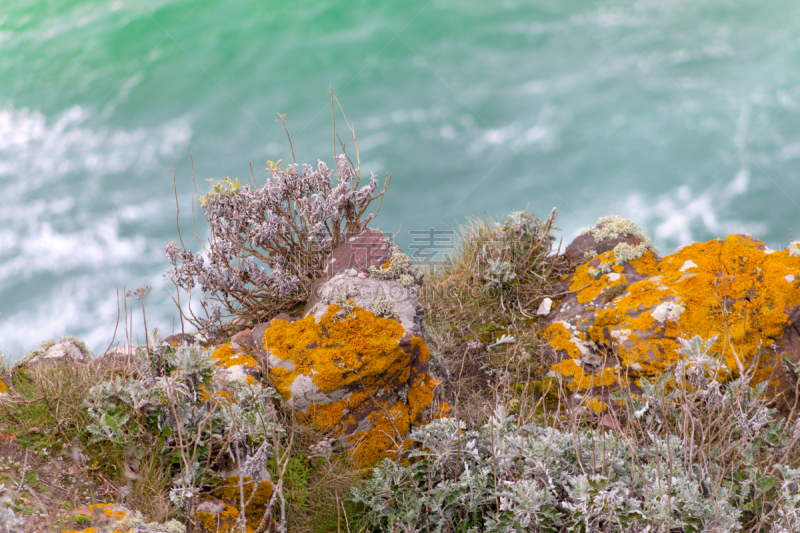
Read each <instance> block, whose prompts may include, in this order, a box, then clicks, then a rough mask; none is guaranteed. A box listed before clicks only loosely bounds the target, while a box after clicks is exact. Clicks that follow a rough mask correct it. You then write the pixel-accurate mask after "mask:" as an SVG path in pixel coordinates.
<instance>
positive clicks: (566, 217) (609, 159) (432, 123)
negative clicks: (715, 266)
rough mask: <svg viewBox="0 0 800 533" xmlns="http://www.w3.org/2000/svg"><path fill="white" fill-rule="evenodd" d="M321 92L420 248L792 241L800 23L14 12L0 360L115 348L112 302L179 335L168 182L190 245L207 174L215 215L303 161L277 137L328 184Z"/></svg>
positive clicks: (392, 6) (716, 4) (4, 169)
mask: <svg viewBox="0 0 800 533" xmlns="http://www.w3.org/2000/svg"><path fill="white" fill-rule="evenodd" d="M329 86H332V88H333V91H334V92H335V93H336V95H337V96H338V98H339V100H340V101H341V103H342V105H343V106H344V109H345V112H346V113H347V116H348V118H349V119H350V122H351V123H352V124H354V125H355V127H356V131H357V134H358V138H359V146H360V151H361V160H362V163H363V164H362V170H364V171H365V172H367V173H369V172H375V173H376V174H378V175H381V176H382V175H384V174H385V173H386V172H391V173H392V174H393V176H394V180H393V182H392V186H391V189H390V193H389V195H388V196H387V197H386V200H385V201H384V203H383V206H382V209H381V214H380V217H379V219H378V220H377V225H378V226H380V228H381V229H383V230H386V231H392V232H394V231H397V229H398V228H399V227H400V226H401V225H402V231H401V233H400V234H399V235H398V237H397V242H398V243H399V244H401V245H403V246H406V247H407V246H408V245H409V243H410V242H411V241H410V237H409V234H408V232H409V231H410V230H419V229H427V228H429V227H440V228H446V227H447V226H446V225H448V224H449V225H455V224H458V223H461V222H464V221H465V218H466V217H467V216H469V215H481V214H483V213H488V214H492V215H497V216H503V215H505V214H506V213H508V212H509V211H512V210H520V209H525V208H527V209H528V210H529V211H532V212H535V213H536V214H539V215H546V214H547V212H549V210H550V209H551V208H552V207H558V209H559V213H560V218H559V225H560V226H561V227H562V228H563V230H564V231H563V232H562V235H563V238H564V240H565V241H568V240H570V239H571V238H572V237H573V236H574V235H575V234H576V233H577V232H578V231H580V230H581V229H582V228H584V227H586V226H588V225H590V224H592V223H594V221H595V220H596V219H597V217H598V216H602V215H608V214H613V213H618V214H621V215H624V216H627V217H629V218H631V219H633V220H634V221H636V222H637V223H638V224H640V225H641V226H642V227H643V228H644V229H645V230H646V231H647V232H648V233H649V234H650V235H652V237H653V238H654V240H655V241H656V244H657V245H658V246H659V247H660V248H661V249H662V251H666V252H668V251H670V250H672V248H674V247H675V246H676V245H678V244H685V243H688V242H690V241H692V240H703V239H708V238H711V237H715V236H719V235H725V234H728V233H732V232H750V233H752V234H753V235H754V236H756V237H758V238H761V239H764V240H765V241H766V242H767V244H768V245H769V246H770V247H772V248H785V247H786V245H787V244H788V242H789V238H790V231H792V230H793V231H794V235H795V237H796V236H797V235H800V176H799V174H800V4H798V3H797V2H794V1H790V0H773V1H769V0H766V1H765V0H753V1H741V0H740V1H737V0H660V1H655V0H642V1H623V0H598V1H597V2H586V1H573V0H566V1H558V2H556V1H495V2H487V1H485V0H482V1H477V0H430V1H429V0H408V1H405V2H380V1H377V0H357V1H353V2H334V1H326V0H294V1H292V2H277V1H271V0H270V1H239V2H223V1H221V0H201V1H197V0H190V1H189V0H186V1H179V0H106V1H98V0H92V1H89V0H64V1H60V2H52V1H31V0H4V1H3V2H0V313H2V315H0V350H2V351H3V352H4V353H6V354H7V355H11V356H12V357H15V356H19V355H20V354H22V353H24V352H25V351H28V350H31V349H33V348H35V347H36V346H37V345H38V344H39V342H41V341H42V340H44V339H47V338H51V337H59V336H61V335H63V334H73V335H77V336H81V337H83V338H85V339H86V340H87V341H88V342H89V344H90V346H91V347H92V348H93V349H95V350H100V349H102V348H104V347H105V345H106V344H107V343H108V342H109V341H110V339H111V335H112V333H113V329H114V323H115V321H116V315H117V298H116V292H115V285H118V286H119V287H120V288H122V287H123V286H126V287H128V288H136V287H138V286H140V285H144V284H149V285H152V286H153V291H152V292H151V293H150V295H149V296H148V303H147V309H148V311H147V316H148V325H150V326H152V325H160V326H161V327H162V329H165V330H171V329H172V327H173V324H174V323H175V322H174V321H175V317H176V316H177V313H176V311H175V307H174V304H173V303H172V302H171V300H170V295H169V292H168V290H167V289H168V285H167V283H166V282H165V281H164V280H163V279H162V274H163V272H164V271H165V270H166V268H167V263H166V260H165V256H164V252H163V250H164V242H165V241H167V240H174V239H176V236H177V232H176V229H175V222H176V210H175V198H174V194H173V178H172V172H171V170H170V169H169V168H168V166H172V167H174V168H175V170H176V174H177V181H178V196H179V199H180V201H181V204H182V207H183V209H182V211H181V220H182V222H183V223H184V224H187V225H188V227H189V228H190V227H191V216H190V214H189V211H190V204H191V195H190V191H191V164H190V153H191V151H192V150H193V151H194V167H195V175H196V178H197V181H198V186H199V187H200V189H204V188H206V187H207V184H206V183H205V182H204V180H205V179H206V178H220V177H223V176H231V177H235V176H239V177H242V178H244V177H245V176H246V175H248V174H249V168H250V167H249V164H250V163H251V162H252V165H253V168H254V171H255V173H256V175H257V180H258V181H259V183H263V179H264V177H265V176H266V173H265V172H264V171H263V169H264V167H265V166H266V162H267V160H277V159H283V160H284V161H285V162H286V161H289V160H290V159H291V154H290V152H289V150H288V143H287V142H286V138H285V135H284V133H283V130H282V128H281V126H280V124H279V123H276V122H275V121H274V118H275V116H276V113H278V112H281V113H285V114H286V123H287V126H288V128H289V130H290V132H291V133H292V138H293V142H294V149H295V152H296V154H297V157H298V160H299V161H308V162H311V163H316V161H317V159H324V160H326V161H327V162H328V163H330V161H331V159H332V152H333V148H332V141H331V116H330V113H331V110H330V96H329ZM343 126H344V125H343V124H342V123H341V122H340V123H339V127H340V128H341V129H343ZM203 192H205V190H201V194H202V193H203ZM199 226H200V228H199V229H200V231H201V234H202V231H203V229H204V228H203V225H202V224H200V225H199ZM184 231H185V233H184V235H185V234H186V233H187V231H186V230H184ZM136 321H138V316H137V319H136ZM134 327H135V328H136V327H139V326H138V322H135V324H134ZM139 330H141V328H140V327H139Z"/></svg>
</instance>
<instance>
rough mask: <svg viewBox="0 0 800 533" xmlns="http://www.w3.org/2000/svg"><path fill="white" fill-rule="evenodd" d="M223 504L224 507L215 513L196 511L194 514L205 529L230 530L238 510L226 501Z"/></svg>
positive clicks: (223, 531)
mask: <svg viewBox="0 0 800 533" xmlns="http://www.w3.org/2000/svg"><path fill="white" fill-rule="evenodd" d="M223 505H225V507H224V508H223V509H222V511H220V512H219V514H216V515H214V514H211V513H206V512H203V511H198V512H197V515H196V516H197V519H198V521H199V522H200V523H201V524H203V526H204V527H205V528H206V530H207V531H210V532H212V533H230V532H231V527H232V526H233V524H234V523H235V521H236V519H237V518H239V510H238V509H237V508H236V507H233V506H231V505H228V504H227V503H223ZM256 525H257V524H256ZM245 527H246V526H245ZM251 529H252V528H251Z"/></svg>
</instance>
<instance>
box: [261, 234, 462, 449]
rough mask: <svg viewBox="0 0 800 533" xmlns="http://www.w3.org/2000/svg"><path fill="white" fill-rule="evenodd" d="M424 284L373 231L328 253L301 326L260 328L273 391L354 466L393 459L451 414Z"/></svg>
mask: <svg viewBox="0 0 800 533" xmlns="http://www.w3.org/2000/svg"><path fill="white" fill-rule="evenodd" d="M421 284H422V274H421V273H420V272H418V271H417V270H416V269H415V268H413V267H412V266H411V264H410V261H409V259H408V257H407V256H406V255H405V254H403V253H402V252H401V251H400V250H399V249H398V248H396V247H394V246H392V245H391V244H390V243H389V242H388V240H387V239H386V238H385V237H383V235H382V234H381V233H380V232H376V231H374V230H367V231H366V232H364V233H362V234H361V235H359V236H357V237H354V238H352V239H349V240H348V241H347V242H346V243H345V244H343V245H342V246H340V247H339V248H337V249H336V250H334V252H333V253H332V254H331V257H330V258H329V260H328V262H327V265H326V276H325V278H324V279H323V281H322V282H320V283H317V284H316V285H315V287H314V297H313V298H312V300H311V301H309V303H308V305H307V306H306V309H305V312H304V316H303V318H302V319H300V320H296V321H294V322H292V321H289V320H283V319H277V318H276V319H274V320H273V321H272V322H271V324H270V326H269V327H265V328H264V329H263V335H262V337H261V339H260V341H261V344H262V345H263V347H264V351H265V353H266V356H267V362H268V367H269V375H270V378H271V380H272V383H273V384H274V386H275V388H276V389H277V390H278V391H279V392H280V393H281V394H282V395H283V397H284V399H285V401H286V403H287V404H288V405H289V406H290V407H291V408H292V409H293V410H294V411H295V412H296V414H297V416H298V417H299V418H300V419H301V420H304V421H306V422H307V423H309V424H311V425H313V426H314V427H315V428H316V429H318V430H319V431H322V432H325V433H327V434H331V435H334V436H337V437H341V439H342V441H343V442H345V443H346V444H347V445H348V446H349V447H351V448H352V450H353V458H354V461H355V462H356V463H357V464H362V465H366V464H371V463H373V462H375V461H377V460H379V459H381V458H383V457H388V456H391V455H392V454H393V453H396V452H397V451H399V450H400V449H401V448H402V447H403V446H404V445H405V437H406V435H407V434H408V432H409V431H410V429H411V428H412V427H413V426H415V425H418V424H421V423H423V422H424V421H426V420H427V419H429V418H430V417H432V416H444V415H446V414H447V412H449V406H448V405H447V403H446V402H444V401H443V400H442V399H441V392H440V389H441V386H440V384H439V381H438V380H437V379H436V378H434V377H433V376H432V375H430V372H429V358H430V353H429V351H428V349H427V348H426V347H425V343H424V342H423V340H422V332H421V328H422V319H423V318H424V313H423V311H422V306H421V305H420V303H419V299H418V296H417V295H418V291H419V287H420V286H421ZM254 331H255V330H254Z"/></svg>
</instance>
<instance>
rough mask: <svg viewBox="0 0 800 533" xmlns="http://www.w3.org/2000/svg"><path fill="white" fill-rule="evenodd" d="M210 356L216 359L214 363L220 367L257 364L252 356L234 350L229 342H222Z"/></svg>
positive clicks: (252, 365)
mask: <svg viewBox="0 0 800 533" xmlns="http://www.w3.org/2000/svg"><path fill="white" fill-rule="evenodd" d="M211 357H212V358H213V359H215V360H216V362H215V364H216V365H217V366H220V367H222V368H230V367H232V366H239V365H244V366H249V367H250V368H256V367H257V366H258V363H257V362H256V360H255V359H254V358H253V357H252V356H250V355H247V354H246V353H236V352H234V351H233V347H232V346H231V344H230V343H228V344H223V345H222V346H220V347H219V348H217V349H216V350H214V354H213V355H212V356H211Z"/></svg>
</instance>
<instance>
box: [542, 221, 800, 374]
mask: <svg viewBox="0 0 800 533" xmlns="http://www.w3.org/2000/svg"><path fill="white" fill-rule="evenodd" d="M609 254H612V252H606V254H603V255H602V256H600V257H601V258H603V259H602V260H603V261H605V262H608V260H609V259H610V256H609V257H606V256H608V255H609ZM630 265H631V266H634V267H635V268H636V270H637V272H639V273H640V274H645V275H648V276H651V277H650V278H647V279H644V280H642V281H639V282H637V283H633V284H631V285H630V286H629V287H627V289H626V290H625V291H624V292H623V293H622V294H621V295H620V296H619V297H617V298H616V299H615V300H614V301H613V305H611V306H607V307H605V308H603V309H600V310H599V311H597V314H596V316H595V320H594V323H593V325H591V326H590V327H589V328H588V331H587V332H588V338H589V339H591V340H592V341H595V342H607V341H608V339H610V338H611V337H612V335H611V334H612V333H616V334H617V336H619V333H620V332H624V337H623V338H622V340H621V341H620V342H618V343H616V344H615V351H616V355H617V356H618V357H619V359H620V363H621V368H623V369H630V368H635V369H636V372H637V374H638V375H646V376H656V375H659V374H660V373H662V372H663V371H664V370H666V369H667V368H669V367H671V366H674V365H675V364H676V363H677V362H678V361H680V360H681V359H682V358H683V356H682V355H681V354H678V353H677V350H678V349H680V344H679V343H678V342H677V339H678V337H682V338H685V339H688V338H691V337H693V336H695V335H699V336H700V337H702V338H703V339H709V338H711V337H713V336H714V335H718V340H717V342H716V343H715V344H714V346H713V347H712V349H711V351H712V353H713V352H717V353H719V354H721V355H722V357H723V358H724V360H725V362H726V364H727V372H726V373H725V375H723V376H719V377H718V378H719V379H723V380H724V379H728V378H730V376H732V375H735V374H737V373H738V370H739V364H740V363H741V364H742V365H743V367H744V368H748V367H749V366H750V365H751V364H753V363H755V362H756V359H757V360H758V366H757V369H756V373H755V376H754V378H755V379H754V381H753V383H758V382H761V381H764V380H770V383H771V384H774V383H775V382H776V380H775V379H774V371H775V370H776V363H777V362H778V361H777V358H776V356H775V355H774V354H773V353H772V352H771V351H766V350H765V349H764V348H766V347H768V346H770V345H772V344H773V343H774V342H775V341H776V340H778V339H779V338H780V337H781V336H782V335H783V334H784V331H785V328H786V326H787V325H788V324H789V321H790V317H789V314H790V312H791V311H793V310H795V309H796V308H797V306H798V302H800V258H798V257H791V256H790V254H789V253H788V252H786V251H783V252H774V253H766V251H765V250H764V246H763V243H761V242H760V241H757V240H754V239H751V238H750V237H747V236H744V235H731V236H729V237H727V238H726V239H725V240H724V241H723V240H722V239H716V240H712V241H709V242H704V243H697V244H692V245H690V246H686V247H685V248H683V249H682V250H680V251H678V252H676V253H674V254H673V255H670V256H667V257H665V258H663V259H662V260H660V261H658V262H656V260H655V257H654V256H653V255H652V254H651V253H650V252H647V253H646V254H645V255H644V256H642V257H641V258H639V259H636V260H634V261H631V262H630ZM621 278H622V276H620V279H621ZM570 281H571V283H570V289H571V290H577V291H578V294H577V296H578V301H579V302H583V303H585V302H590V301H592V300H593V299H595V298H597V297H598V296H599V295H600V294H601V293H603V292H605V291H607V290H608V289H609V288H611V287H612V286H614V284H616V283H618V282H619V281H620V280H619V279H618V280H616V281H610V280H609V278H608V276H605V275H601V276H598V277H597V278H596V279H594V278H592V277H591V276H590V275H589V274H588V264H584V265H582V266H580V267H578V269H576V271H575V274H574V275H573V277H572V279H571V280H570ZM665 303H666V304H669V303H671V304H672V305H675V306H679V307H680V312H679V313H677V314H676V315H672V316H671V317H670V318H668V319H663V318H662V319H661V320H660V321H657V320H656V319H655V318H654V317H653V314H652V313H653V312H654V311H655V310H656V308H658V306H660V305H662V304H665ZM542 336H543V337H544V338H546V339H547V340H548V342H549V344H550V346H551V347H553V348H555V349H557V350H564V351H566V352H567V354H568V355H569V356H570V357H571V358H577V357H578V356H579V353H578V350H577V346H576V345H575V343H574V338H576V335H572V334H570V332H569V330H568V329H567V328H566V327H565V326H564V325H563V324H561V323H556V324H553V325H551V326H550V327H548V328H547V329H546V330H545V331H544V332H543V335H542ZM759 347H761V348H759ZM759 352H760V354H759ZM737 359H738V361H737ZM553 370H555V371H556V372H558V373H560V374H561V375H563V376H569V377H571V378H576V381H575V385H576V389H582V388H583V387H584V385H589V383H588V381H587V378H586V376H585V375H584V374H585V372H584V371H583V368H581V367H580V366H579V365H577V364H575V362H572V364H570V363H568V362H561V363H558V364H557V365H555V366H554V367H553ZM604 372H605V370H604ZM590 379H591V385H593V386H596V381H595V380H596V376H590ZM602 384H604V385H605V384H607V380H606V379H605V377H604V378H603V379H602Z"/></svg>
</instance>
